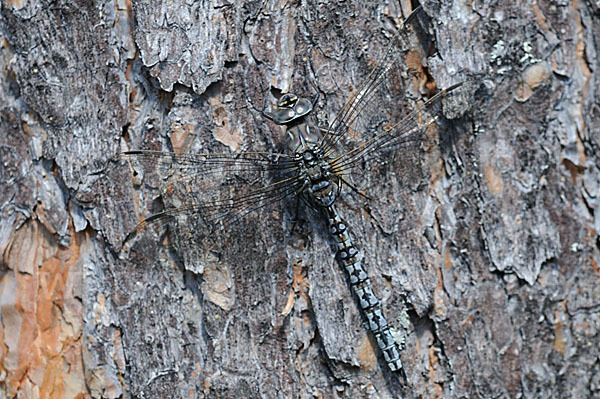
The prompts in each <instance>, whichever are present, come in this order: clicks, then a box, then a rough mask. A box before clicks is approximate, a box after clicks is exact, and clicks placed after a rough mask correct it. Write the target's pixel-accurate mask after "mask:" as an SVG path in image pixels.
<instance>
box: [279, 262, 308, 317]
mask: <svg viewBox="0 0 600 399" xmlns="http://www.w3.org/2000/svg"><path fill="white" fill-rule="evenodd" d="M292 266H293V267H294V281H292V290H291V291H290V294H289V295H288V299H287V302H286V304H285V307H284V308H283V311H282V312H281V314H282V315H284V316H285V315H287V314H288V313H290V311H291V310H292V307H293V306H294V303H295V302H296V294H298V295H300V296H302V297H304V299H305V301H306V302H309V298H308V289H309V287H310V281H309V280H308V278H307V276H306V272H305V270H304V266H303V265H302V259H297V260H294V261H293V264H292Z"/></svg>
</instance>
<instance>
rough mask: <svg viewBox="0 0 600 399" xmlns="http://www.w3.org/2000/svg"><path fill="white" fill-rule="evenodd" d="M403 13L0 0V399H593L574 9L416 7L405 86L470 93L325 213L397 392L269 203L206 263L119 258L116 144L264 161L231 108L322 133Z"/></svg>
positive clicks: (586, 39)
mask: <svg viewBox="0 0 600 399" xmlns="http://www.w3.org/2000/svg"><path fill="white" fill-rule="evenodd" d="M410 9H411V8H410V4H409V2H408V1H400V4H398V3H394V2H391V1H390V2H380V3H377V4H373V3H371V2H366V1H365V2H360V1H339V2H315V1H312V0H306V1H297V2H277V1H256V2H253V1H243V2H238V4H235V5H234V4H231V3H228V2H225V1H223V2H221V1H212V2H211V1H199V2H195V3H190V2H185V1H180V0H172V1H168V2H160V1H139V2H138V1H133V2H131V3H130V2H125V1H115V2H93V1H86V0H84V1H78V2H75V3H72V2H65V1H63V0H58V1H54V2H45V1H36V0H31V1H27V0H4V1H3V2H2V4H1V8H0V18H1V19H0V23H1V29H2V31H1V33H0V34H1V35H2V37H1V41H0V43H1V46H0V65H1V68H0V74H1V76H0V209H1V213H0V223H1V225H0V252H1V254H2V262H1V264H0V268H1V285H0V299H1V300H0V306H1V322H2V324H1V326H0V341H1V342H2V345H1V346H0V370H1V371H0V387H1V390H2V394H0V396H1V397H7V398H12V397H17V395H19V394H20V395H21V397H27V398H38V397H40V398H74V397H77V398H84V397H93V398H118V397H123V398H129V397H145V398H160V397H170V398H190V397H198V398H204V397H206V398H209V397H210V398H246V397H248V398H254V397H263V398H277V397H279V398H294V397H299V398H309V397H324V398H330V397H344V398H360V397H372V398H392V397H394V398H395V397H407V398H413V397H425V398H434V397H436V398H437V397H439V398H463V397H465V398H466V397H469V398H492V397H494V398H495V397H502V398H505V397H511V398H517V397H526V398H567V397H568V398H600V349H599V347H600V345H599V341H600V334H599V331H600V268H599V266H598V264H599V263H600V253H599V250H600V241H599V238H598V231H600V156H599V155H598V154H599V145H600V136H599V134H598V132H599V131H600V102H599V100H598V98H599V95H600V94H599V90H600V81H599V78H600V75H599V74H598V68H599V65H600V59H599V56H600V54H599V49H600V45H599V44H598V37H600V14H599V4H598V3H597V2H594V1H593V0H587V1H586V0H575V1H573V2H564V1H540V2H533V3H532V2H526V3H521V4H514V2H512V1H500V2H488V1H476V2H472V3H470V4H469V5H466V4H459V3H456V4H454V5H453V6H448V4H446V3H445V2H443V3H438V2H434V1H431V2H426V3H425V10H426V12H427V13H428V14H429V15H430V16H432V19H433V20H432V24H431V31H430V32H429V33H428V35H429V39H431V43H433V44H432V46H433V47H432V48H429V49H427V52H428V54H429V57H426V58H425V57H423V59H418V60H417V62H416V66H415V65H413V67H416V68H417V69H420V70H421V72H423V73H425V76H426V77H427V79H428V82H427V87H430V88H431V87H435V86H437V87H439V88H444V87H448V86H449V85H451V84H453V83H456V82H459V81H461V80H465V79H469V78H473V77H477V78H479V79H482V81H483V82H484V86H485V89H484V90H480V91H479V92H478V93H480V94H479V97H478V98H476V99H475V100H476V101H474V106H473V108H472V109H471V110H470V112H468V113H467V114H465V115H464V116H463V117H461V118H458V119H454V120H452V121H451V122H450V123H448V124H445V125H444V126H445V127H444V128H443V131H440V132H439V134H440V136H441V137H442V138H443V137H447V138H449V139H447V140H444V139H442V140H440V144H439V148H437V149H435V150H433V151H430V152H429V153H428V154H429V155H427V157H426V159H425V160H421V161H423V163H424V167H423V171H424V172H423V176H403V174H402V173H401V169H400V170H398V171H395V170H394V169H393V168H394V167H396V165H398V166H397V167H401V163H402V161H403V156H402V154H401V153H400V154H399V155H398V156H396V157H395V158H394V162H392V163H391V165H394V166H389V167H381V168H377V169H376V170H374V171H373V174H372V175H370V176H365V179H367V180H370V181H372V183H373V184H371V185H370V187H373V190H375V191H372V192H369V196H370V197H371V198H373V199H374V200H373V201H374V202H372V203H369V204H365V202H366V201H365V200H364V199H363V198H360V197H357V196H356V195H353V194H352V193H349V194H347V195H345V196H344V197H343V198H342V199H341V200H340V202H339V205H338V209H339V210H340V211H341V212H343V214H344V217H345V218H346V219H347V220H348V222H349V224H350V225H351V226H352V227H353V235H354V237H355V240H356V242H357V245H358V246H360V247H361V249H362V250H364V251H365V254H366V257H367V263H368V271H369V273H370V275H371V278H372V281H373V285H374V287H375V291H376V292H377V293H378V295H379V297H380V298H382V299H383V305H384V310H385V313H386V314H387V315H388V318H389V320H390V322H391V323H392V324H393V325H394V327H395V328H397V329H399V328H400V325H399V323H400V320H399V319H398V315H399V314H400V313H401V311H402V310H403V309H404V307H405V306H407V307H408V309H409V314H410V323H409V334H408V336H407V340H406V347H405V349H404V351H403V353H402V360H403V362H404V364H405V368H406V374H407V382H406V384H404V385H403V384H400V383H399V382H398V381H397V379H396V378H395V376H393V375H391V374H390V372H389V371H387V370H386V369H385V366H384V364H383V363H382V362H381V361H380V359H378V356H379V353H378V352H377V351H376V350H374V346H373V345H374V342H373V341H372V340H371V338H369V335H368V334H367V332H366V330H365V329H364V328H363V326H362V320H361V318H360V315H359V313H358V310H357V307H356V305H355V303H354V302H353V299H352V297H351V295H350V291H349V289H348V287H347V284H346V282H345V281H344V279H343V276H342V275H341V274H340V271H339V267H338V265H337V264H336V262H335V260H334V251H333V250H332V246H331V241H330V239H329V238H328V236H327V234H326V232H325V231H323V228H324V223H322V222H319V221H318V218H316V217H313V216H314V215H313V216H311V213H310V211H309V210H306V209H304V210H300V213H301V216H303V218H304V219H306V220H308V222H307V223H305V224H304V225H303V227H304V229H302V230H301V231H300V232H298V229H297V226H292V223H291V219H292V218H293V217H294V215H293V213H294V210H293V207H294V205H293V204H288V203H287V202H285V203H282V204H281V207H279V206H276V207H275V208H274V209H279V211H277V212H262V213H261V212H260V211H259V212H258V214H257V215H255V216H253V217H251V218H247V219H245V220H242V221H240V222H239V223H238V224H236V225H235V226H233V228H232V229H231V230H230V231H229V233H227V235H226V236H225V237H219V240H217V243H216V244H211V245H212V246H211V245H208V244H206V243H190V242H185V240H184V239H182V240H183V242H179V243H172V244H168V243H167V242H166V241H168V240H169V239H170V240H172V238H173V235H169V236H168V237H167V236H164V235H163V236H160V233H159V232H157V233H156V237H154V238H153V237H151V236H152V234H154V231H151V232H150V233H149V234H148V236H149V237H147V239H146V240H145V241H142V242H141V243H138V244H136V245H137V252H136V250H132V251H131V252H130V253H129V256H125V255H123V254H122V253H121V252H120V251H121V247H122V245H123V242H124V241H125V238H126V236H127V233H128V232H130V231H131V230H132V229H133V228H134V227H135V225H136V223H138V222H139V220H141V218H143V217H147V216H149V215H150V214H152V212H155V211H156V210H157V209H159V208H160V206H161V201H162V200H161V199H160V198H161V197H160V191H159V190H158V189H157V184H155V183H152V182H151V181H150V180H151V179H143V176H141V177H140V176H134V177H133V178H132V170H131V167H130V165H128V164H126V163H125V162H123V161H122V160H120V159H119V153H120V151H123V150H126V149H128V148H147V149H163V150H166V149H168V148H170V147H172V148H180V149H181V148H183V149H186V150H187V151H196V152H200V151H231V150H238V149H244V150H246V149H263V150H264V149H267V150H269V149H273V148H276V147H277V146H278V145H279V144H280V142H281V130H280V129H279V128H278V127H276V126H274V125H273V124H272V123H270V122H269V121H267V120H266V119H265V118H264V117H262V116H261V114H260V113H257V112H256V111H255V110H253V109H252V108H251V107H249V106H248V103H249V101H251V102H252V103H253V104H255V105H256V106H257V107H258V108H260V107H261V105H262V104H263V99H264V98H265V97H266V98H267V101H272V99H273V96H272V95H271V94H277V93H279V92H287V91H289V90H290V89H291V88H292V87H293V88H294V90H295V91H297V92H299V93H301V94H305V95H310V93H311V92H312V90H314V89H313V88H312V87H311V85H312V84H314V85H315V86H316V87H317V88H318V90H319V91H320V92H321V93H322V94H324V96H322V98H321V101H320V103H319V105H320V107H321V112H320V114H319V117H320V119H322V120H325V119H327V116H333V115H335V111H336V110H337V109H339V107H340V106H341V105H342V104H343V103H344V101H345V100H346V99H347V98H348V96H349V94H350V89H351V88H352V87H356V86H357V85H358V84H359V83H360V79H361V77H363V76H364V73H365V72H366V71H367V70H368V68H369V67H370V66H372V61H373V58H371V57H370V55H371V54H373V57H374V58H376V55H379V54H381V43H384V42H385V41H384V40H385V37H386V36H387V37H389V35H390V34H391V33H392V32H394V31H395V30H397V29H398V27H399V26H400V25H401V22H402V20H403V19H404V17H405V16H406V15H407V14H408V13H409V12H410ZM307 64H308V65H309V66H307ZM311 82H312V83H311ZM422 83H423V82H422ZM404 84H405V85H411V84H414V81H413V80H411V79H409V78H408V77H407V79H406V82H404ZM269 89H271V90H270V91H269ZM415 90H416V92H418V88H416V89H415ZM400 151H401V149H400ZM404 161H406V159H405V160H404ZM409 161H410V160H409ZM424 179H425V184H423V180H424ZM407 187H408V189H407ZM423 187H425V188H424V189H423ZM286 207H287V208H286ZM284 209H287V210H284ZM290 209H291V210H290ZM303 212H304V213H303Z"/></svg>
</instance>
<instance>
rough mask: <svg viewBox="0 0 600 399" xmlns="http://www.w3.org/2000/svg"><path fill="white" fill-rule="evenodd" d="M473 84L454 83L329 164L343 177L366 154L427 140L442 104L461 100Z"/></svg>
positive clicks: (472, 82)
mask: <svg viewBox="0 0 600 399" xmlns="http://www.w3.org/2000/svg"><path fill="white" fill-rule="evenodd" d="M474 85H476V82H474V81H467V82H461V83H458V84H455V85H453V86H451V87H449V88H447V89H444V90H441V91H440V92H438V93H437V94H436V95H434V96H433V97H431V98H430V99H429V100H427V101H426V102H425V103H423V104H421V105H420V106H418V107H417V109H415V110H414V111H412V112H410V113H409V114H408V115H406V116H405V117H404V118H402V119H400V121H399V122H397V123H395V124H393V125H390V126H387V127H385V128H382V129H381V130H380V131H378V132H377V133H376V134H375V135H373V137H371V138H369V139H367V140H366V141H364V142H361V143H360V145H358V146H356V147H355V148H354V149H352V150H350V151H348V152H346V153H344V154H342V155H341V156H339V157H337V158H335V159H333V160H332V161H331V165H332V166H333V169H334V171H335V172H336V173H338V174H346V173H347V172H348V171H349V170H350V169H351V168H352V167H354V166H355V165H356V164H357V163H358V162H359V161H360V162H362V161H364V160H368V159H369V157H370V155H372V154H373V153H375V152H376V151H379V150H382V149H385V148H396V147H406V146H411V145H413V144H416V143H420V142H423V141H425V140H427V139H428V138H427V137H426V131H427V129H428V127H429V126H431V124H432V123H434V122H436V121H437V120H438V119H439V118H440V117H442V115H443V112H442V111H443V110H442V107H443V104H445V103H448V102H449V101H450V100H453V99H457V100H458V99H462V98H463V97H464V95H468V94H469V92H471V91H472V90H473V88H474Z"/></svg>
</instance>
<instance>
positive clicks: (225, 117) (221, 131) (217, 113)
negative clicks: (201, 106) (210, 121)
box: [209, 97, 242, 151]
mask: <svg viewBox="0 0 600 399" xmlns="http://www.w3.org/2000/svg"><path fill="white" fill-rule="evenodd" d="M209 103H210V105H211V107H212V109H213V115H214V117H215V123H216V124H217V128H216V129H215V132H214V137H215V139H217V140H218V141H219V142H221V143H223V144H225V145H226V146H227V147H229V148H231V150H232V151H238V150H239V149H240V146H241V145H242V135H241V132H240V131H239V130H238V129H234V128H233V127H232V126H231V124H230V120H231V115H230V113H229V111H227V109H226V107H224V106H223V104H222V103H221V101H219V100H218V99H217V98H215V97H212V98H211V99H210V100H209Z"/></svg>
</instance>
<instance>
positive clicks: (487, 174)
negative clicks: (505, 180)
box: [483, 164, 502, 195]
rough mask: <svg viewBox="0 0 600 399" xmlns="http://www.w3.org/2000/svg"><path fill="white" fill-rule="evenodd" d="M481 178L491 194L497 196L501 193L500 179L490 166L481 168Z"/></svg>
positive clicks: (498, 174) (494, 169)
mask: <svg viewBox="0 0 600 399" xmlns="http://www.w3.org/2000/svg"><path fill="white" fill-rule="evenodd" d="M483 178H484V179H485V182H486V183H487V186H488V189H489V190H490V192H491V193H492V194H495V195H498V194H500V193H501V192H502V177H501V176H500V173H498V171H497V170H496V168H494V167H493V166H492V165H490V164H487V165H485V166H484V167H483Z"/></svg>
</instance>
